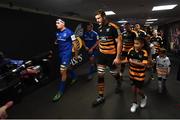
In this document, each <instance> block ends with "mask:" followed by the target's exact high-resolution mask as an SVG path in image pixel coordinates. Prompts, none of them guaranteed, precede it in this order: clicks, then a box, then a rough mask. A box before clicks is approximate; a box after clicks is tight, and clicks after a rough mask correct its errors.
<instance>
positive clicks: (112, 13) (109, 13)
mask: <svg viewBox="0 0 180 120" xmlns="http://www.w3.org/2000/svg"><path fill="white" fill-rule="evenodd" d="M105 14H106V15H115V14H116V13H115V12H113V11H105Z"/></svg>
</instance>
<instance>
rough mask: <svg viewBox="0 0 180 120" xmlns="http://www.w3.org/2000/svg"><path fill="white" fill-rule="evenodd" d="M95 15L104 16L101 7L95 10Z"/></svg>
mask: <svg viewBox="0 0 180 120" xmlns="http://www.w3.org/2000/svg"><path fill="white" fill-rule="evenodd" d="M96 15H101V17H106V13H105V12H104V10H102V9H99V10H97V11H96Z"/></svg>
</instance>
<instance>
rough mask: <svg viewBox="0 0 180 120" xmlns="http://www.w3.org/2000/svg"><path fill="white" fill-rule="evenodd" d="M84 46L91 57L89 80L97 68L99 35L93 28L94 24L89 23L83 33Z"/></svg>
mask: <svg viewBox="0 0 180 120" xmlns="http://www.w3.org/2000/svg"><path fill="white" fill-rule="evenodd" d="M83 40H84V47H85V49H86V51H87V52H88V57H89V63H90V66H89V72H88V80H91V79H92V73H93V72H94V71H95V70H96V64H95V56H96V54H97V51H96V50H97V49H96V48H97V45H98V35H97V33H96V32H95V31H94V30H93V24H92V23H89V24H88V25H87V31H86V32H85V33H84V35H83Z"/></svg>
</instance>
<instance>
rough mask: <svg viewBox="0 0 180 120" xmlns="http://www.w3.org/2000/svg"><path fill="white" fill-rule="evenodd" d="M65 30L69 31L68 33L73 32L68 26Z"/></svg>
mask: <svg viewBox="0 0 180 120" xmlns="http://www.w3.org/2000/svg"><path fill="white" fill-rule="evenodd" d="M65 31H66V32H67V33H69V34H73V31H72V30H71V29H69V28H66V29H65Z"/></svg>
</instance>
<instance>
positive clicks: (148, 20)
mask: <svg viewBox="0 0 180 120" xmlns="http://www.w3.org/2000/svg"><path fill="white" fill-rule="evenodd" d="M157 20H158V19H147V20H146V21H147V22H151V21H157Z"/></svg>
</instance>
